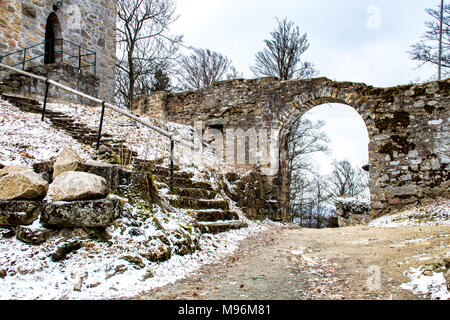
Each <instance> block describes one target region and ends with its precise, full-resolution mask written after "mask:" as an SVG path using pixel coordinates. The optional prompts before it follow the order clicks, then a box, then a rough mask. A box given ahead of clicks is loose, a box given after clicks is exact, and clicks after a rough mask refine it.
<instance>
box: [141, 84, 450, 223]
mask: <svg viewBox="0 0 450 320" xmlns="http://www.w3.org/2000/svg"><path fill="white" fill-rule="evenodd" d="M449 92H450V79H447V80H443V81H435V82H429V83H424V84H410V85H404V86H397V87H392V88H374V87H372V86H368V85H366V84H362V83H353V82H336V81H332V80H329V79H326V78H316V79H307V80H291V81H277V80H276V79H274V78H263V79H255V80H242V79H237V80H230V81H224V82H219V83H216V84H214V85H212V86H210V87H207V88H204V89H202V90H199V91H194V92H185V93H158V94H156V95H153V96H150V97H142V100H140V101H137V103H136V104H135V106H134V108H135V110H146V115H149V116H154V117H159V118H163V119H166V120H169V121H174V122H179V123H183V124H188V125H194V123H195V122H196V121H201V122H203V123H204V124H205V126H209V125H215V126H216V125H220V126H221V127H222V128H223V130H224V131H226V130H227V129H228V128H232V129H234V130H236V129H242V130H244V131H246V132H249V131H251V130H252V128H253V129H256V130H260V129H266V130H268V129H271V130H272V131H277V132H278V133H279V138H278V139H276V141H275V142H272V143H274V144H275V146H274V149H276V150H277V152H278V153H279V154H278V157H277V159H278V160H279V162H277V163H276V166H273V167H272V168H269V169H274V170H267V171H266V172H265V171H264V169H265V168H264V167H263V166H255V169H257V170H258V171H259V172H260V174H261V175H262V176H263V177H264V179H265V182H266V183H265V185H267V186H268V189H267V190H264V191H265V192H266V194H268V195H270V197H271V200H270V201H268V202H266V203H267V206H268V207H269V206H271V205H272V204H274V203H277V206H278V208H277V210H278V213H277V214H276V216H274V217H273V218H274V219H275V220H289V218H290V214H289V197H288V194H289V192H288V191H289V190H288V188H289V183H288V181H286V166H287V164H286V155H285V152H286V145H285V141H286V137H287V134H288V133H289V131H290V129H291V128H292V125H293V124H294V123H295V121H297V120H298V119H299V117H300V116H301V115H302V114H304V113H306V112H307V111H308V110H310V109H311V108H313V107H315V106H318V105H320V104H325V103H341V104H345V105H348V106H350V107H352V108H354V109H355V110H356V111H357V112H358V113H359V115H360V116H361V117H362V119H363V121H364V123H365V124H366V128H367V131H368V134H369V138H370V144H369V163H370V180H371V181H372V186H371V188H370V193H371V204H372V206H371V210H372V217H378V216H381V215H384V214H388V213H394V212H396V211H399V210H402V209H404V208H405V207H407V206H410V205H417V204H420V203H425V202H427V201H430V200H434V199H436V198H437V197H449V196H450V193H449V190H450V176H449V167H450V156H449V154H448V147H449V146H448V144H449V141H450V136H449V132H450V130H449V125H450V97H449ZM272 165H273V164H272ZM274 167H275V168H274ZM271 218H272V217H271Z"/></svg>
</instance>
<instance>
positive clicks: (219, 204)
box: [169, 197, 230, 210]
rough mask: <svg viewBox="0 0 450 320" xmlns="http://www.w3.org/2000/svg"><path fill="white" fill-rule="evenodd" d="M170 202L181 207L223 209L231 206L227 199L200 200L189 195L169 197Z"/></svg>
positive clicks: (228, 208)
mask: <svg viewBox="0 0 450 320" xmlns="http://www.w3.org/2000/svg"><path fill="white" fill-rule="evenodd" d="M169 203H170V205H171V206H172V207H175V208H181V209H193V210H198V209H199V210H204V209H221V210H230V206H229V205H228V202H227V201H226V200H199V199H194V198H189V197H177V198H172V199H169Z"/></svg>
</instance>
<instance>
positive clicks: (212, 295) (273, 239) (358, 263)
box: [134, 226, 450, 300]
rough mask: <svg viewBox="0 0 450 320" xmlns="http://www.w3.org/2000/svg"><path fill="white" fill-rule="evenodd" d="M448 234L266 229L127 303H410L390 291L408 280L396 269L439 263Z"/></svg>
mask: <svg viewBox="0 0 450 320" xmlns="http://www.w3.org/2000/svg"><path fill="white" fill-rule="evenodd" d="M449 236H450V227H449V226H439V227H407V228H395V229H385V228H370V227H367V226H360V227H349V228H341V229H324V230H313V229H302V228H286V227H283V228H282V227H275V226H272V227H270V228H269V230H267V231H266V232H263V233H261V234H259V235H257V236H254V237H252V238H249V239H247V240H246V241H244V242H243V243H242V244H241V246H240V248H239V250H238V251H236V252H235V253H234V254H233V255H231V256H229V257H227V258H225V259H224V260H222V261H221V262H219V263H216V264H214V265H208V266H205V267H203V268H202V269H201V270H200V271H199V272H198V273H196V274H194V275H192V276H191V277H189V278H187V279H184V280H180V281H178V282H176V283H174V284H171V285H168V286H165V287H163V288H158V289H155V290H152V291H150V292H147V293H145V294H142V295H140V296H139V297H135V298H134V299H156V300H158V299H164V300H175V299H187V300H195V299H202V300H207V299H213V300H230V299H233V300H247V299H250V300H298V299H418V297H416V296H414V295H413V294H412V293H410V292H409V291H406V290H402V289H400V288H398V286H399V285H400V284H401V283H404V282H406V281H408V278H407V277H406V276H404V275H403V272H404V271H405V270H408V268H409V267H411V266H414V267H417V266H418V265H425V264H430V265H433V264H436V263H438V262H440V261H442V258H443V257H444V256H445V254H447V253H448V252H449V249H448V248H450V237H449ZM427 257H428V259H427ZM369 268H370V269H369ZM378 271H379V272H378ZM378 275H380V277H378ZM378 279H380V282H379V283H378V282H377V280H378ZM378 284H379V285H378ZM368 285H369V287H368Z"/></svg>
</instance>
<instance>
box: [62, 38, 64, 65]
mask: <svg viewBox="0 0 450 320" xmlns="http://www.w3.org/2000/svg"><path fill="white" fill-rule="evenodd" d="M63 61H64V39H61V63H62V62H63Z"/></svg>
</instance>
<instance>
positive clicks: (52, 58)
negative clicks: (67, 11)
mask: <svg viewBox="0 0 450 320" xmlns="http://www.w3.org/2000/svg"><path fill="white" fill-rule="evenodd" d="M61 41H62V29H61V23H60V21H59V18H58V16H57V15H56V13H55V12H52V13H50V15H49V16H48V18H47V23H46V25H45V53H44V64H52V63H55V62H57V61H58V59H60V57H61V50H58V47H61Z"/></svg>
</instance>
